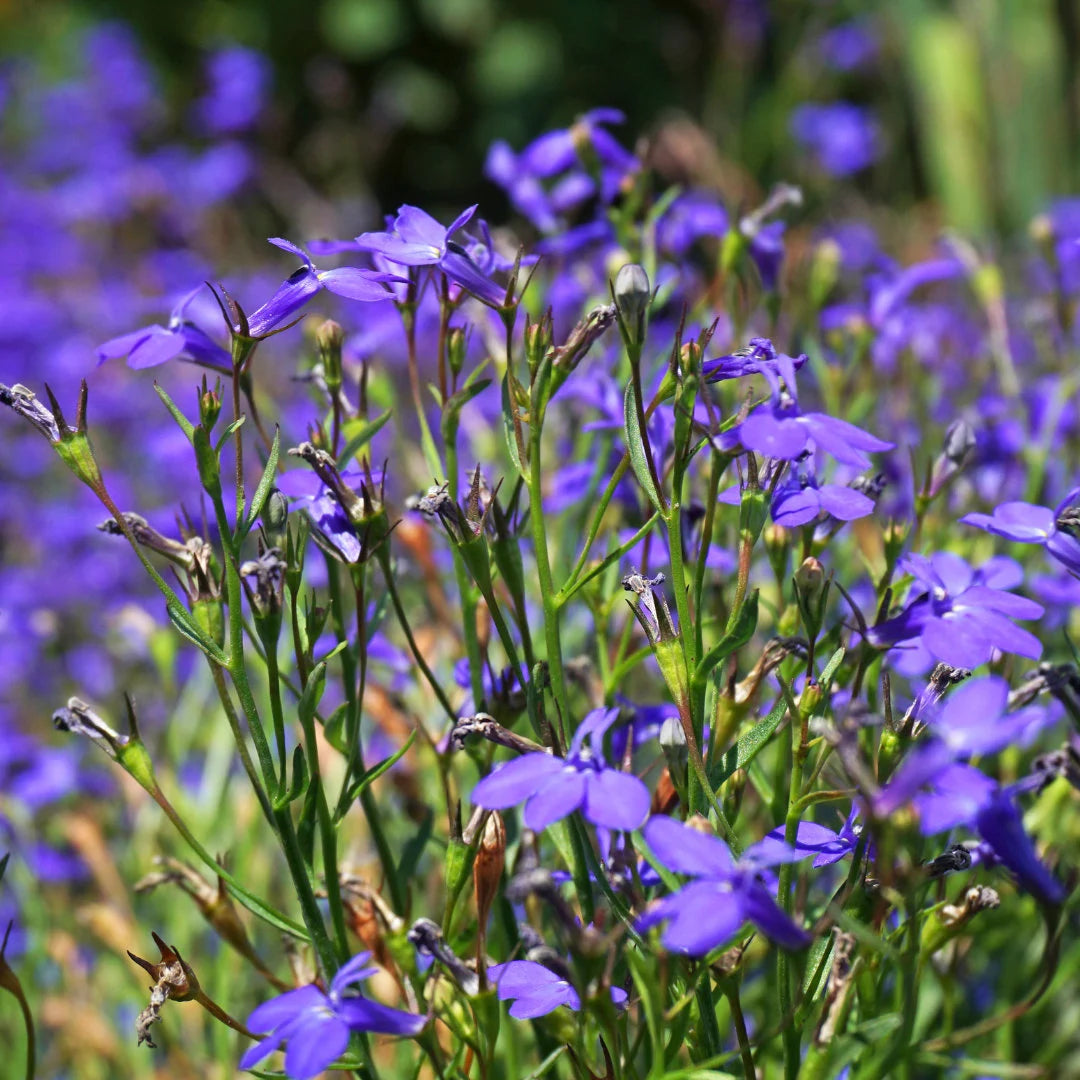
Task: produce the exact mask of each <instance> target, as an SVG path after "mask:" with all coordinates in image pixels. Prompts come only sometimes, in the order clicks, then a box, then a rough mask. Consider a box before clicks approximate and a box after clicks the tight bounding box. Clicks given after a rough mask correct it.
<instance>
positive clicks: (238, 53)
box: [195, 45, 270, 135]
mask: <svg viewBox="0 0 1080 1080" xmlns="http://www.w3.org/2000/svg"><path fill="white" fill-rule="evenodd" d="M206 81H207V84H208V85H207V89H206V94H205V96H204V97H202V98H200V99H199V100H198V101H197V102H196V103H195V115H196V118H197V120H198V122H199V124H200V126H201V127H202V129H203V130H204V131H207V132H209V133H210V134H212V135H234V134H238V133H240V132H244V131H247V130H249V129H250V128H251V127H253V126H254V125H255V122H256V121H257V120H258V119H259V115H260V114H261V112H262V110H263V107H264V105H265V104H266V94H267V90H268V88H269V85H270V63H269V61H268V60H267V59H266V57H265V56H263V55H262V54H261V53H258V52H255V51H254V50H253V49H245V48H243V47H242V46H239V45H233V46H230V47H228V48H225V49H219V50H218V51H217V52H215V53H212V54H211V55H210V57H209V58H208V59H207V61H206Z"/></svg>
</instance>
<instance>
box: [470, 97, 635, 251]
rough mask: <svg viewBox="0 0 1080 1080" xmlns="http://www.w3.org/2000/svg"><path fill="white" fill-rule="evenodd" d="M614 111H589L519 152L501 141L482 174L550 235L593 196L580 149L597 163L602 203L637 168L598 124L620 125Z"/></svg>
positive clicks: (593, 183) (619, 115) (594, 187)
mask: <svg viewBox="0 0 1080 1080" xmlns="http://www.w3.org/2000/svg"><path fill="white" fill-rule="evenodd" d="M623 119H624V117H623V114H622V113H621V112H619V111H618V110H617V109H593V110H591V111H590V112H587V113H585V114H584V115H583V116H580V117H578V119H577V121H576V122H575V123H574V125H573V126H572V127H569V128H562V129H559V130H557V131H549V132H547V133H545V134H544V135H541V136H540V137H539V138H537V139H534V140H533V142H531V143H530V144H529V145H528V146H527V147H525V149H524V150H522V151H521V153H520V154H515V153H514V151H513V150H512V149H511V148H510V146H509V145H508V144H507V143H505V142H502V141H498V142H495V143H493V144H492V145H491V148H490V149H489V150H488V156H487V161H486V162H485V163H484V175H485V176H486V177H487V178H488V179H489V180H491V181H493V182H494V183H496V184H498V185H499V187H501V188H502V189H503V190H504V191H505V192H506V193H507V194H508V195H509V197H510V201H511V202H512V203H513V204H514V206H515V207H516V208H517V209H518V210H519V211H520V212H521V213H523V214H524V215H525V216H526V217H527V218H528V219H529V220H530V221H531V222H532V223H533V224H534V225H535V226H536V227H537V228H538V229H539V230H540V231H541V232H544V233H553V232H555V231H556V230H557V229H558V228H559V225H560V217H561V216H563V215H566V214H568V213H569V212H570V211H572V210H574V209H575V208H576V207H578V206H580V205H581V204H582V203H583V202H585V201H586V200H588V199H590V198H592V197H593V196H594V195H595V194H596V192H597V184H596V180H595V179H594V177H593V175H591V173H590V171H587V170H586V169H585V168H583V163H582V160H581V153H580V150H581V148H582V147H583V146H588V147H589V148H590V150H591V151H592V155H591V156H592V157H594V158H595V160H596V161H597V162H598V164H599V173H600V191H599V194H600V201H601V202H602V203H603V204H604V205H607V204H609V203H610V202H611V201H612V200H613V199H614V198H615V196H616V195H617V193H618V191H619V186H620V184H621V182H622V179H623V177H624V176H625V175H626V174H627V173H628V172H629V171H631V170H632V169H634V168H635V167H636V165H637V159H636V158H635V157H634V156H633V154H631V153H630V152H629V151H628V150H626V149H624V148H623V147H622V146H621V145H620V144H619V142H618V140H617V139H615V137H614V136H613V135H611V134H610V133H609V132H608V131H606V130H605V129H604V128H603V127H602V126H601V125H603V124H619V123H622V121H623Z"/></svg>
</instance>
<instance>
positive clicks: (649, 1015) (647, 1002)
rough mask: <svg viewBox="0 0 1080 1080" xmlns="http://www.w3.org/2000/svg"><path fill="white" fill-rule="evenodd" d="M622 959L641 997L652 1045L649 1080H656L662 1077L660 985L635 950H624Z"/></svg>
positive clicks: (662, 1033) (662, 1052)
mask: <svg viewBox="0 0 1080 1080" xmlns="http://www.w3.org/2000/svg"><path fill="white" fill-rule="evenodd" d="M623 959H624V960H625V961H626V964H627V967H629V968H630V974H631V976H632V977H633V980H634V985H635V986H636V987H637V990H638V993H639V994H640V995H641V1008H642V1011H643V1012H644V1013H645V1026H646V1028H648V1031H649V1042H650V1043H651V1044H652V1065H651V1067H650V1068H649V1080H657V1078H659V1077H662V1076H663V1075H664V1026H663V1015H664V1002H663V999H662V997H661V996H660V984H659V982H658V981H657V979H656V975H655V973H654V971H653V970H652V965H651V964H650V963H649V962H648V961H647V960H646V959H645V957H644V956H642V955H641V953H639V952H638V950H637V949H632V948H631V949H624V950H623Z"/></svg>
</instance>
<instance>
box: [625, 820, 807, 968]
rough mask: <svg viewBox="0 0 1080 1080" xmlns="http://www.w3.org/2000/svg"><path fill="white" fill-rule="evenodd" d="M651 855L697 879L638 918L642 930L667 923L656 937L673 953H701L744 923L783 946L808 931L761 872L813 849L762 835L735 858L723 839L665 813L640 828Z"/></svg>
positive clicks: (799, 942)
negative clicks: (797, 922)
mask: <svg viewBox="0 0 1080 1080" xmlns="http://www.w3.org/2000/svg"><path fill="white" fill-rule="evenodd" d="M643 835H644V837H645V841H646V842H647V843H648V845H649V847H650V848H651V849H652V851H653V853H654V854H655V855H656V857H657V858H658V859H659V860H660V861H661V862H662V863H663V864H664V865H665V866H666V867H667V868H668V869H669V870H672V871H674V872H675V873H677V874H686V875H688V876H689V877H693V878H695V879H696V880H695V881H692V882H690V884H688V885H684V886H683V888H681V889H680V890H679V891H678V892H675V893H672V894H671V895H670V896H665V897H663V899H661V900H658V901H657V902H656V903H655V904H653V905H652V906H651V907H649V908H648V910H647V911H646V912H645V914H644V915H643V916H642V917H641V919H639V920H638V928H639V929H641V930H647V929H648V928H649V927H652V926H655V925H656V924H657V923H660V922H665V921H666V922H667V928H666V929H665V930H664V933H663V935H662V937H661V939H660V940H661V941H662V942H663V944H664V947H665V948H667V949H671V950H672V951H673V952H684V953H688V954H689V955H691V956H703V955H705V953H708V952H711V951H712V950H713V949H715V948H716V947H717V946H718V945H722V944H723V943H724V942H725V941H727V940H728V939H729V938H730V937H731V936H732V935H733V934H734V933H735V932H736V931H737V930H738V929H739V927H740V926H742V925H743V924H744V923H746V922H752V923H754V925H755V926H757V927H758V929H760V930H761V932H762V933H763V934H765V936H766V937H768V938H770V939H771V940H773V941H775V942H776V944H778V945H780V946H782V947H783V948H785V949H801V948H802V947H803V946H805V945H807V944H809V942H810V936H809V935H808V934H807V933H805V931H803V930H802V929H800V928H799V927H798V926H796V925H795V923H794V922H792V921H791V919H790V917H789V916H788V915H786V914H785V913H784V912H783V911H782V910H781V909H780V908H779V907H778V906H777V904H776V901H775V900H774V899H773V896H772V893H771V892H770V891H769V889H768V887H767V886H766V884H765V883H764V882H763V881H762V879H761V871H762V870H763V869H764V868H766V867H768V866H775V865H776V864H777V863H783V862H795V861H797V860H799V859H803V858H806V857H808V856H809V855H810V854H812V853H814V852H812V851H811V850H810V849H807V850H801V851H796V850H795V849H793V848H789V847H787V845H786V844H781V843H777V842H776V840H775V839H774V838H766V840H765V841H763V842H761V843H760V844H755V845H753V846H752V847H750V848H748V849H747V850H746V851H745V852H744V853H743V856H742V858H740V859H739V860H738V861H736V860H735V859H734V858H733V857H732V855H731V851H730V850H729V849H728V846H727V844H725V843H724V842H723V841H722V840H720V839H718V838H717V837H715V836H706V835H704V834H703V833H700V832H698V831H697V829H694V828H692V827H691V826H689V825H683V824H680V823H679V822H678V821H674V820H672V819H671V818H668V817H653V818H650V819H649V822H648V824H646V826H645V829H644V831H643Z"/></svg>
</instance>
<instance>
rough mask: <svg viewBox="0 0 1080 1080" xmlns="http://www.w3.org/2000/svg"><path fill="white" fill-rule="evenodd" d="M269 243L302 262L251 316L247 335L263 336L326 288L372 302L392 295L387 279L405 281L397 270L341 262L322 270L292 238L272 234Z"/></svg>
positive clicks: (349, 297)
mask: <svg viewBox="0 0 1080 1080" xmlns="http://www.w3.org/2000/svg"><path fill="white" fill-rule="evenodd" d="M270 243H271V244H273V245H274V247H278V248H281V250H282V251H287V252H289V254H290V255H295V256H296V257H297V258H298V259H300V260H301V262H302V263H303V265H302V266H301V267H300V269H299V270H297V271H296V273H294V274H293V275H292V276H291V277H289V278H286V280H285V281H283V282H282V283H281V284H280V285H279V286H278V289H277V292H275V293H274V295H273V296H271V297H270V299H269V300H267V301H266V303H265V304H263V305H262V307H260V308H258V309H257V310H256V311H253V312H252V313H251V315H249V316H248V335H249V336H250V337H253V338H259V337H264V336H265V335H267V334H269V333H271V332H272V331H273V330H275V329H277V328H278V327H280V326H281V325H282V323H284V322H286V321H287V320H288V319H290V318H292V316H293V315H295V314H296V312H298V311H299V310H300V309H301V308H302V307H303V306H304V305H305V304H306V303H307V302H308V301H309V300H310V299H311V298H312V297H313V296H315V294H316V293H318V292H321V291H322V290H323V289H326V290H327V291H328V292H332V293H335V294H336V295H337V296H344V297H345V298H346V299H348V300H360V301H363V302H364V303H373V302H377V301H379V300H389V299H391V294H390V293H389V292H388V291H387V290H386V289H385V288H384V283H387V282H394V281H402V280H403V279H402V278H400V277H397V276H395V275H394V274H385V273H381V272H379V271H377V270H367V269H362V268H360V267H356V266H340V267H338V268H337V269H336V270H319V269H318V268H317V267H316V266H315V264H314V263H313V262H312V261H311V259H310V258H309V257H308V256H307V254H306V252H304V251H303V250H302V249H301V248H298V247H297V246H296V245H295V244H294V243H292V241H290V240H282V239H281V238H280V237H272V238H271V240H270Z"/></svg>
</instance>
